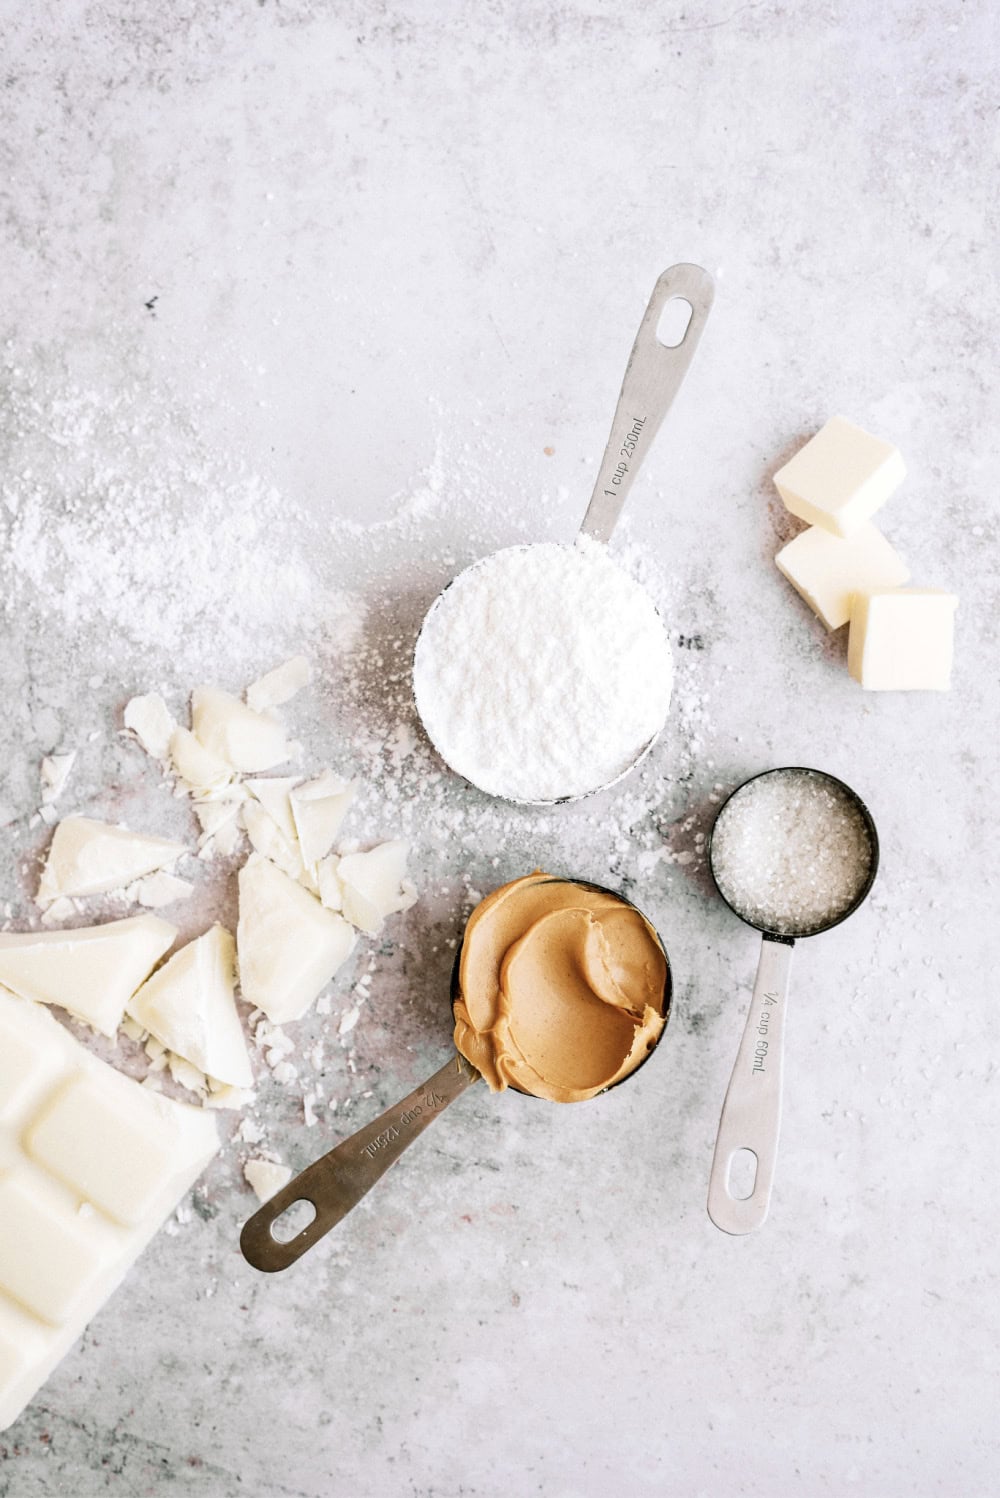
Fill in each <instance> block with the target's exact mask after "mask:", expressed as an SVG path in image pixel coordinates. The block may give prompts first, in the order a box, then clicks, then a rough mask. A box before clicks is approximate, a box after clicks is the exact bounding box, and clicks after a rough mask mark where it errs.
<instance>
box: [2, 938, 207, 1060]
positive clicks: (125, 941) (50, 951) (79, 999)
mask: <svg viewBox="0 0 1000 1498" xmlns="http://www.w3.org/2000/svg"><path fill="white" fill-rule="evenodd" d="M176 935H177V930H176V927H174V926H171V925H170V923H169V922H168V921H163V920H161V919H160V918H159V916H155V915H135V916H131V917H130V918H129V919H128V920H125V921H109V922H108V923H107V924H106V925H103V926H83V927H81V928H80V929H79V930H76V931H24V932H10V931H3V932H0V983H4V984H6V986H7V987H8V988H10V989H13V991H14V992H15V993H18V994H20V995H21V996H22V997H23V998H25V999H35V1000H37V1001H38V1002H39V1003H41V1004H58V1005H59V1007H60V1008H61V1009H66V1010H67V1011H68V1012H69V1013H70V1014H73V1015H75V1016H76V1018H77V1019H81V1020H83V1021H84V1022H85V1023H86V1024H88V1025H93V1027H94V1029H95V1030H99V1031H100V1032H101V1034H102V1035H108V1036H113V1035H114V1033H115V1031H116V1030H117V1029H118V1026H119V1025H120V1024H121V1021H122V1015H123V1014H124V1013H125V1005H126V1003H127V1002H128V1000H129V999H130V998H131V997H132V995H133V993H135V990H136V989H137V988H138V987H139V984H140V983H142V982H143V980H144V979H145V978H147V977H148V976H149V973H150V971H151V970H152V968H153V965H154V963H155V962H156V961H157V960H158V959H159V958H160V957H162V956H163V954H164V952H165V951H166V950H167V948H168V947H169V946H170V945H171V943H172V942H173V940H174V938H175V937H176Z"/></svg>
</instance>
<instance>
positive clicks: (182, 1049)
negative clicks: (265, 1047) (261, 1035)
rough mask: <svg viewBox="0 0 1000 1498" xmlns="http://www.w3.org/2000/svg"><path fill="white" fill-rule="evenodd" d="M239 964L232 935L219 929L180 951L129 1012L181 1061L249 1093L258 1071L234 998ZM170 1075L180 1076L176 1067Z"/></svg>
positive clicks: (133, 1001)
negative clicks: (254, 1064) (248, 1047)
mask: <svg viewBox="0 0 1000 1498" xmlns="http://www.w3.org/2000/svg"><path fill="white" fill-rule="evenodd" d="M235 963H236V945H235V943H234V941H233V938H232V936H231V935H230V934H229V932H228V931H227V930H225V928H224V927H223V926H213V927H212V929H211V930H210V931H206V933H205V934H204V936H199V937H198V939H197V940H196V941H192V942H188V944H187V946H185V947H181V949H180V951H179V952H175V953H174V955H173V957H171V958H170V960H169V962H166V963H164V965H163V967H161V968H160V969H159V970H158V971H157V972H155V973H154V974H153V976H152V977H151V978H149V979H148V980H147V982H145V983H144V984H143V986H142V987H141V988H140V989H139V991H138V993H135V994H133V995H132V998H131V999H130V1000H129V1002H128V1006H127V1007H128V1013H129V1014H130V1015H131V1016H132V1018H133V1019H135V1020H138V1022H139V1023H140V1024H141V1025H143V1026H144V1027H145V1028H146V1029H147V1030H148V1031H149V1032H150V1034H151V1035H155V1036H156V1037H157V1039H158V1040H160V1041H162V1043H163V1044H164V1045H165V1046H166V1047H167V1049H168V1050H169V1051H171V1052H173V1054H174V1056H175V1057H183V1059H184V1060H185V1061H186V1062H189V1063H190V1064H191V1065H192V1066H194V1067H197V1068H198V1070H199V1072H200V1073H202V1074H204V1075H205V1076H208V1077H212V1078H215V1079H216V1080H217V1081H218V1082H221V1083H226V1084H228V1085H230V1086H232V1087H241V1088H248V1087H252V1086H253V1072H252V1070H251V1067H250V1057H249V1056H248V1054H247V1048H246V1041H245V1040H244V1038H243V1027H242V1026H241V1024H240V1020H239V1015H238V1014H237V1012H236V1001H235V999H234V997H233V989H234V986H235V982H236V975H235ZM170 1070H171V1075H174V1066H173V1062H171V1064H170ZM178 1080H183V1079H178ZM183 1085H184V1086H188V1085H189V1083H188V1082H186V1081H184V1082H183ZM196 1090H200V1089H196Z"/></svg>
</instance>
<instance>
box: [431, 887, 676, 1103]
mask: <svg viewBox="0 0 1000 1498" xmlns="http://www.w3.org/2000/svg"><path fill="white" fill-rule="evenodd" d="M458 986H459V992H458V996H457V998H456V1001H455V1044H456V1046H457V1047H458V1049H459V1050H460V1051H461V1053H462V1055H463V1056H465V1057H466V1058H467V1059H468V1060H469V1061H470V1062H471V1063H472V1065H473V1066H475V1067H476V1068H477V1070H478V1071H480V1072H481V1073H482V1074H483V1076H484V1077H485V1078H486V1081H487V1082H488V1083H489V1086H490V1088H491V1089H492V1090H493V1091H494V1092H502V1091H503V1090H504V1088H506V1087H516V1088H519V1089H520V1090H521V1091H522V1092H530V1093H533V1094H534V1095H535V1096H536V1097H541V1098H549V1099H550V1100H551V1101H552V1102H555V1103H576V1102H582V1101H583V1100H584V1099H586V1098H591V1097H594V1096H595V1094H596V1093H598V1092H601V1091H603V1089H604V1088H605V1087H610V1086H611V1084H612V1083H613V1082H618V1081H621V1079H622V1078H623V1077H627V1076H628V1075H629V1073H630V1072H632V1071H634V1070H635V1068H636V1067H637V1066H638V1065H639V1063H640V1062H641V1061H643V1060H644V1059H645V1057H646V1056H647V1055H648V1053H649V1052H650V1051H651V1050H652V1049H653V1047H654V1045H655V1044H656V1042H657V1040H658V1039H659V1037H660V1033H661V1032H662V1030H663V1026H664V1024H665V1023H666V1015H665V1012H664V1006H665V1003H666V995H667V962H666V958H665V956H664V954H663V949H662V947H661V946H660V943H659V941H658V939H657V936H656V933H655V932H654V931H653V929H652V927H651V926H650V925H649V923H648V922H647V921H646V920H645V919H644V917H643V916H642V915H641V914H640V913H639V911H638V910H636V909H635V908H634V907H633V906H631V905H628V904H626V903H625V901H623V900H620V899H618V898H617V897H616V896H615V895H613V894H609V893H605V892H604V891H601V890H596V889H591V888H589V887H588V886H587V885H584V884H575V883H573V882H571V881H570V880H565V879H555V878H553V877H552V876H551V875H549V874H543V873H534V874H528V875H526V876H525V877H524V878H523V879H515V880H514V881H513V883H511V884H505V885H503V886H502V887H501V888H500V889H498V890H495V891H494V892H493V894H492V895H489V896H488V897H487V898H486V899H485V900H483V901H482V903H481V904H479V905H478V906H477V907H476V909H475V910H474V911H473V912H472V915H471V917H470V918H469V923H468V925H467V926H466V929H465V939H464V942H463V946H462V956H461V961H460V963H459V975H458Z"/></svg>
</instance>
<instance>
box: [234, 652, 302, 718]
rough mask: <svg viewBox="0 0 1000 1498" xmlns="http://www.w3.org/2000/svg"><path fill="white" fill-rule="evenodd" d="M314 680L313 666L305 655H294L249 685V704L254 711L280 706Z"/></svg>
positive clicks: (247, 692)
mask: <svg viewBox="0 0 1000 1498" xmlns="http://www.w3.org/2000/svg"><path fill="white" fill-rule="evenodd" d="M311 681H312V667H311V666H310V664H309V662H308V661H307V660H306V658H305V656H304V655H293V656H292V658H291V660H290V661H285V662H284V663H283V664H282V665H280V666H275V668H274V670H273V671H268V673H267V675H266V676H261V677H259V678H258V679H257V681H255V682H251V684H250V686H248V687H247V691H246V698H247V706H248V707H252V708H253V710H254V712H258V713H260V712H263V711H264V710H265V708H269V707H280V706H281V704H282V703H283V702H288V701H289V700H290V699H291V698H292V697H294V696H295V694H296V692H300V691H301V690H302V688H303V687H307V686H308V685H309V683H310V682H311Z"/></svg>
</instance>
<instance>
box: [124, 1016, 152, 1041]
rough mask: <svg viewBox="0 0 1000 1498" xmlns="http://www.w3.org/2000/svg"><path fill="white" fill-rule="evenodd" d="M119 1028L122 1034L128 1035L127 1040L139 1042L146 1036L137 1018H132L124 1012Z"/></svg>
mask: <svg viewBox="0 0 1000 1498" xmlns="http://www.w3.org/2000/svg"><path fill="white" fill-rule="evenodd" d="M120 1029H121V1032H122V1034H123V1035H127V1036H128V1038H129V1040H134V1041H136V1042H137V1043H139V1044H141V1042H142V1041H144V1040H145V1038H146V1031H145V1030H144V1029H143V1028H142V1026H141V1025H140V1024H139V1022H138V1020H134V1019H133V1018H132V1016H131V1015H130V1014H126V1016H125V1018H124V1019H123V1020H122V1022H121V1025H120Z"/></svg>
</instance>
